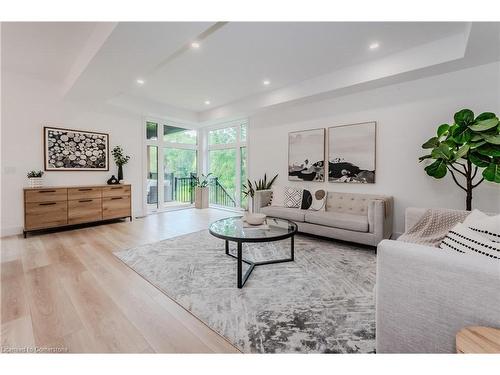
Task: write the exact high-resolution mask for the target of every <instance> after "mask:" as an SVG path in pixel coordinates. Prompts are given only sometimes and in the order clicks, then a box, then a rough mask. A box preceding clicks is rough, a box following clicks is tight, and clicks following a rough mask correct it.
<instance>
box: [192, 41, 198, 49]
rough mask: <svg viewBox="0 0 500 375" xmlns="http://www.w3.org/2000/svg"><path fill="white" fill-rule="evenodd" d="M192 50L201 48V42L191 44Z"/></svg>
mask: <svg viewBox="0 0 500 375" xmlns="http://www.w3.org/2000/svg"><path fill="white" fill-rule="evenodd" d="M191 48H194V49H198V48H200V43H199V42H193V43H191Z"/></svg>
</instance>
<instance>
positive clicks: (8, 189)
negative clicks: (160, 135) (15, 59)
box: [1, 73, 143, 235]
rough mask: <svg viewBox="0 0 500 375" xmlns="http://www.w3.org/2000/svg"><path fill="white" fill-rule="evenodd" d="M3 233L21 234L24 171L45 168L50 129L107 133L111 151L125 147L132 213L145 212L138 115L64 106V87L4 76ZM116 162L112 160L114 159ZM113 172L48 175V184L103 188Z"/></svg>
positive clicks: (125, 170)
mask: <svg viewBox="0 0 500 375" xmlns="http://www.w3.org/2000/svg"><path fill="white" fill-rule="evenodd" d="M1 119H2V124H1V138H2V139H1V142H2V153H1V167H2V194H1V203H2V211H1V213H2V215H1V216H2V217H1V219H2V222H1V231H2V235H9V234H14V233H20V232H21V231H22V226H23V195H22V188H23V187H24V186H27V179H26V173H27V172H28V171H29V170H32V169H37V170H38V169H41V170H43V147H42V143H43V137H42V128H43V126H46V125H51V126H59V127H65V128H74V129H80V130H90V131H98V132H104V133H108V134H109V142H110V145H109V146H110V148H111V149H112V148H113V147H114V146H116V145H122V146H123V147H124V149H125V152H126V153H127V154H129V155H130V156H131V160H130V161H129V163H128V164H127V165H126V166H125V167H124V177H125V180H126V181H127V182H130V183H131V184H132V188H133V196H132V202H133V203H132V204H133V213H134V215H138V214H141V212H142V178H141V174H142V170H141V168H142V137H143V133H142V130H143V126H142V119H141V118H140V116H132V115H126V114H122V113H118V112H111V111H109V110H106V111H102V112H98V111H96V110H95V109H93V110H89V109H87V108H82V107H79V106H77V105H75V104H73V103H68V102H65V101H64V100H63V98H62V95H61V91H60V87H58V86H56V85H54V84H51V83H48V82H44V81H39V80H34V79H30V78H28V77H26V76H20V75H17V74H13V73H4V74H3V75H2V117H1ZM111 158H112V157H111ZM116 172H117V171H116V165H115V164H114V162H113V161H112V160H110V170H109V172H88V171H84V172H79V171H77V172H45V174H44V179H45V184H46V185H78V184H105V183H106V180H107V179H108V178H109V177H110V176H111V175H112V174H115V175H116Z"/></svg>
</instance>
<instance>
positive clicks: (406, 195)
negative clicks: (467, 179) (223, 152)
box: [248, 63, 500, 233]
mask: <svg viewBox="0 0 500 375" xmlns="http://www.w3.org/2000/svg"><path fill="white" fill-rule="evenodd" d="M462 108H470V109H472V110H473V111H474V112H476V113H478V114H479V113H480V112H483V111H492V112H495V113H497V114H500V64H499V63H494V64H488V65H483V66H480V67H476V68H471V69H467V70H462V71H457V72H453V73H448V74H443V75H440V76H434V77H429V78H424V79H420V80H416V81H411V82H406V83H401V84H397V85H392V86H387V87H383V88H379V89H374V90H370V91H365V92H361V93H357V94H352V95H347V96H343V97H338V98H334V99H328V100H324V101H317V102H312V103H307V104H300V105H295V106H286V107H277V108H274V109H272V110H268V111H266V112H263V113H260V114H257V115H254V116H252V117H250V130H249V135H248V137H249V172H250V176H251V178H252V179H256V178H260V177H262V176H263V174H264V172H266V173H267V175H268V176H269V175H273V174H275V173H279V178H278V181H277V184H279V185H296V186H303V187H310V188H320V187H322V188H325V189H327V190H329V191H342V192H359V193H383V194H388V195H392V196H393V197H394V201H395V219H396V220H395V224H394V231H395V232H397V233H401V232H403V230H404V229H403V228H404V210H405V208H406V207H409V206H419V207H449V208H458V209H463V208H464V207H465V195H464V192H463V191H462V190H460V189H459V188H458V187H457V186H456V185H454V183H453V181H452V179H451V177H449V176H446V177H445V179H444V180H435V179H433V178H431V177H429V176H427V175H426V173H425V171H424V169H423V167H424V165H422V164H419V163H418V160H417V159H418V157H419V156H421V155H423V154H424V153H423V151H424V150H422V149H421V144H422V143H423V142H425V141H426V140H427V139H428V138H430V137H432V136H433V135H434V132H435V130H436V128H437V126H438V125H439V124H442V123H447V122H450V121H452V120H453V114H454V113H455V112H456V111H457V110H460V109H462ZM366 121H376V122H377V155H376V183H375V184H366V185H361V184H359V185H358V184H341V183H328V182H325V183H314V182H309V183H304V182H293V181H288V180H287V165H288V163H287V153H288V132H290V131H296V130H303V129H315V128H322V127H324V128H328V127H330V126H336V125H343V124H350V123H359V122H366ZM473 206H474V207H476V208H479V209H483V210H488V211H495V212H499V211H500V186H499V185H494V184H492V183H489V182H484V183H483V184H482V185H480V186H479V187H478V188H477V189H475V190H474V199H473Z"/></svg>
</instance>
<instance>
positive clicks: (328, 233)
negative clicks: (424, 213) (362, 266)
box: [254, 190, 393, 246]
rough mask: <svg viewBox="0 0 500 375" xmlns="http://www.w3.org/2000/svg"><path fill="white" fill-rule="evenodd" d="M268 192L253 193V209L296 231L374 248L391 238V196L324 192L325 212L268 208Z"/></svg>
mask: <svg viewBox="0 0 500 375" xmlns="http://www.w3.org/2000/svg"><path fill="white" fill-rule="evenodd" d="M271 194H272V191H271V190H260V191H256V192H255V197H254V210H255V211H256V212H261V213H264V214H266V215H268V216H274V217H280V218H284V219H288V220H292V221H294V222H295V223H297V225H298V228H299V232H303V233H310V234H315V235H318V236H323V237H330V238H335V239H339V240H344V241H350V242H356V243H360V244H365V245H371V246H377V244H378V243H379V242H380V241H382V240H383V239H384V238H390V237H391V235H392V217H393V213H392V210H393V209H392V208H393V200H392V197H388V196H384V195H370V194H354V193H338V192H328V195H327V201H326V209H325V210H322V211H312V210H301V209H299V208H286V207H278V206H270V205H269V203H270V201H271Z"/></svg>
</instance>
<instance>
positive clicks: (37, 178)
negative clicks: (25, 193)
mask: <svg viewBox="0 0 500 375" xmlns="http://www.w3.org/2000/svg"><path fill="white" fill-rule="evenodd" d="M27 177H28V185H29V187H30V188H37V187H42V186H43V172H42V171H29V172H28V174H27Z"/></svg>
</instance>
